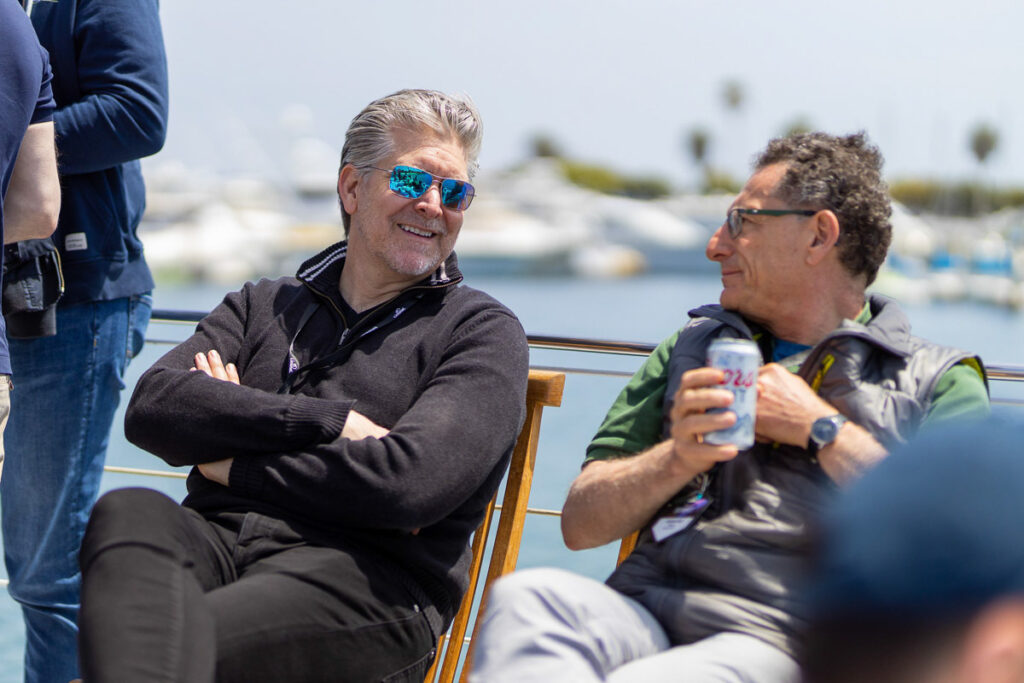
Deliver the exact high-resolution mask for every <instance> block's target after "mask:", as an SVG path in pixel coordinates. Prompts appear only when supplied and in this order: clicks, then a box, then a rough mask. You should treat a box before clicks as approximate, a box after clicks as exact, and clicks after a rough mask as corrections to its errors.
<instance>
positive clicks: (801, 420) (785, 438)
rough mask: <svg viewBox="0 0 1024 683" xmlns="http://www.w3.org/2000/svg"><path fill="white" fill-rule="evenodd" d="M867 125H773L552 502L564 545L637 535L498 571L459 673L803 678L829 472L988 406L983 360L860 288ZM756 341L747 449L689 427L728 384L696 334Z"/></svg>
mask: <svg viewBox="0 0 1024 683" xmlns="http://www.w3.org/2000/svg"><path fill="white" fill-rule="evenodd" d="M881 165H882V159H881V155H880V154H879V152H878V150H877V149H875V148H874V147H872V146H870V145H869V144H868V143H867V141H866V140H865V137H864V136H863V135H862V134H858V135H851V136H847V137H833V136H829V135H826V134H823V133H811V134H806V135H798V136H794V137H790V138H785V139H777V140H773V141H772V142H771V143H769V145H768V147H767V149H766V150H765V151H764V152H763V153H762V154H761V155H760V157H759V158H758V160H757V162H756V164H755V172H754V174H753V175H752V176H751V178H750V179H749V180H748V182H747V184H746V186H745V187H744V188H743V190H742V191H741V192H740V194H739V196H738V197H737V198H736V200H735V201H734V202H733V205H732V207H731V208H730V209H729V212H728V215H727V219H726V221H725V222H724V223H723V224H722V226H721V227H720V228H718V230H717V231H716V232H715V233H714V234H713V235H712V236H711V239H710V240H709V242H708V246H707V256H708V258H709V259H711V260H712V261H715V262H716V263H718V264H719V266H720V268H721V275H722V293H721V298H720V302H721V303H720V305H711V306H702V307H700V308H697V309H695V310H693V311H690V317H691V320H690V322H689V323H688V324H687V325H686V326H685V327H684V328H682V329H681V330H680V331H678V332H677V333H676V334H674V335H672V336H671V337H669V338H668V339H666V340H665V341H664V342H662V343H661V344H660V345H659V346H658V348H657V349H656V350H655V351H654V352H653V353H652V354H651V356H650V358H649V359H648V360H647V361H646V362H645V364H644V365H643V366H642V367H641V368H640V370H638V371H637V373H636V374H635V375H634V377H633V379H632V380H631V381H630V382H629V384H628V385H627V386H626V388H625V389H624V390H623V391H622V393H621V394H620V395H619V397H618V398H617V399H616V401H615V403H614V404H613V406H612V408H611V410H610V411H609V412H608V415H607V416H606V418H605V420H604V422H603V424H602V425H601V426H600V428H599V429H598V433H597V435H596V436H595V438H594V439H593V441H592V442H591V444H590V446H589V448H588V450H587V457H586V461H585V463H584V469H583V471H582V472H581V474H580V475H579V476H578V477H577V478H576V481H575V482H574V483H573V485H572V487H571V489H570V491H569V495H568V498H567V500H566V503H565V506H564V508H563V514H562V533H563V536H564V538H565V541H566V544H567V545H568V546H569V547H570V548H573V549H581V548H590V547H595V546H599V545H603V544H605V543H609V542H611V541H614V540H616V539H619V538H622V537H624V536H627V535H629V534H630V533H631V532H633V531H635V530H637V529H641V530H642V531H641V535H640V539H639V542H638V545H637V547H636V550H635V551H634V552H633V553H632V554H631V555H630V556H629V557H628V558H627V559H626V560H625V561H624V562H623V564H622V565H621V566H620V567H619V568H618V569H616V570H615V572H614V573H613V574H612V575H611V577H610V578H609V579H608V580H607V582H606V583H604V584H602V583H599V582H597V581H592V580H590V579H587V578H584V577H580V576H576V575H574V574H570V573H568V572H563V571H560V570H552V569H538V570H530V571H526V572H522V573H517V574H513V575H512V576H510V577H508V578H506V579H503V580H501V581H499V582H498V583H496V584H495V585H494V586H493V588H492V590H491V594H490V599H489V602H488V606H487V614H486V615H485V622H484V627H483V633H482V636H481V640H480V643H479V644H478V646H477V649H476V653H477V654H476V661H475V662H474V671H473V675H472V676H471V680H473V681H478V682H480V683H485V682H486V683H501V682H503V681H509V682H512V681H515V682H516V683H523V682H524V681H555V680H558V681H563V680H571V681H604V680H607V681H616V682H619V681H621V682H626V681H644V682H645V683H650V682H660V681H688V682H691V681H699V682H704V681H716V682H720V681H731V682H737V683H738V682H740V681H742V682H745V683H750V682H757V683H781V682H791V681H792V682H795V681H797V680H798V679H799V671H798V665H797V662H796V659H795V653H796V651H797V650H798V648H799V645H800V642H801V636H802V630H803V628H804V626H805V624H806V606H805V605H804V604H803V603H802V601H801V598H800V596H799V585H800V581H801V578H802V577H803V576H804V574H805V572H806V570H807V567H806V564H805V562H806V554H807V550H808V545H809V531H810V529H811V528H812V527H813V525H814V523H815V522H816V521H817V519H818V518H819V515H820V513H821V512H822V510H823V509H824V508H825V507H826V506H827V504H828V502H829V500H830V498H831V497H832V495H833V494H834V493H835V491H836V489H837V486H841V485H843V484H845V483H846V482H849V481H851V480H854V479H856V478H857V476H858V475H859V474H860V473H861V472H863V471H864V470H865V469H867V468H869V467H871V466H872V465H873V464H874V463H876V462H878V461H879V460H881V459H882V458H884V457H885V456H886V454H887V451H888V449H889V448H890V447H892V446H894V445H896V444H898V443H900V442H903V441H905V440H907V439H909V438H910V437H911V436H912V435H913V434H914V433H915V432H916V431H917V430H918V429H919V428H921V427H922V426H928V425H931V424H934V423H938V422H945V421H949V420H951V419H955V418H966V417H974V416H979V415H984V414H986V413H987V411H988V393H987V386H986V382H985V379H984V373H983V369H982V366H981V362H980V359H978V358H977V357H975V356H972V355H970V354H967V353H965V352H962V351H958V350H956V349H950V348H946V347H942V346H939V345H936V344H932V343H930V342H927V341H925V340H923V339H919V338H917V337H913V336H911V335H910V326H909V323H908V321H907V319H906V317H905V316H904V314H903V313H902V312H901V311H900V310H899V308H898V307H897V306H896V304H895V303H894V302H893V301H891V300H889V299H886V298H884V297H881V296H875V295H868V294H867V293H866V288H867V287H868V285H870V284H871V282H872V281H873V280H874V279H875V275H876V274H877V272H878V269H879V267H880V266H881V264H882V261H883V260H884V258H885V254H886V251H887V249H888V246H889V242H890V236H891V226H890V223H889V216H890V213H891V207H890V200H889V197H888V192H887V190H886V187H885V184H884V182H883V181H882V178H881ZM723 338H739V339H744V340H752V341H754V342H755V343H756V344H757V346H758V348H759V350H760V353H761V356H762V358H764V359H765V361H766V364H764V365H762V366H761V367H760V370H759V375H758V379H757V406H756V422H755V436H756V443H755V444H754V445H753V446H752V447H750V448H746V449H743V450H740V449H738V448H737V447H736V446H734V445H729V444H726V445H713V444H711V443H705V442H704V439H703V437H704V435H705V434H707V433H708V432H712V431H716V430H720V429H724V428H727V427H729V426H731V425H732V424H734V423H735V421H736V415H735V414H734V413H733V412H731V411H729V410H727V408H728V407H729V405H730V403H731V402H732V394H731V393H730V392H728V391H726V390H724V389H723V388H720V385H721V384H722V383H723V381H724V378H725V375H724V373H723V371H722V370H720V369H715V368H711V367H705V366H706V364H707V361H706V356H707V350H708V347H709V346H710V344H711V342H712V341H714V340H717V339H723Z"/></svg>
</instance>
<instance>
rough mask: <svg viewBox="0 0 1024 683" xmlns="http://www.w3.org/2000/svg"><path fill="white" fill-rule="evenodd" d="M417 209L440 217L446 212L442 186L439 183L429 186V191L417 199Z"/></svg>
mask: <svg viewBox="0 0 1024 683" xmlns="http://www.w3.org/2000/svg"><path fill="white" fill-rule="evenodd" d="M416 210H417V211H419V212H420V213H422V214H423V215H424V216H428V217H431V218H438V217H440V216H442V215H443V214H444V207H443V206H442V205H441V188H440V187H439V186H438V184H437V183H434V184H433V185H431V186H430V187H428V188H427V191H426V192H424V193H423V194H422V195H420V196H419V197H418V198H417V199H416Z"/></svg>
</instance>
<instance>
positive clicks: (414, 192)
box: [365, 166, 476, 211]
mask: <svg viewBox="0 0 1024 683" xmlns="http://www.w3.org/2000/svg"><path fill="white" fill-rule="evenodd" d="M365 168H372V169H373V170H374V171H381V172H382V173H390V174H391V181H390V184H389V187H390V188H391V191H392V192H394V193H395V194H397V195H398V196H399V197H408V198H409V199H416V198H417V197H422V196H423V194H424V193H425V192H426V191H427V190H429V189H430V186H431V185H433V184H434V183H438V184H439V185H440V188H441V204H442V205H443V206H444V207H445V208H446V209H453V210H455V211H465V210H466V209H468V208H469V205H470V204H472V203H473V197H475V196H476V188H474V187H473V186H472V185H470V184H469V183H467V182H466V181H465V180H455V179H454V178H435V177H434V176H433V175H431V174H430V173H427V172H426V171H424V170H423V169H421V168H416V167H415V166H395V167H394V168H393V169H391V170H388V169H386V168H377V167H376V166H366V167H365Z"/></svg>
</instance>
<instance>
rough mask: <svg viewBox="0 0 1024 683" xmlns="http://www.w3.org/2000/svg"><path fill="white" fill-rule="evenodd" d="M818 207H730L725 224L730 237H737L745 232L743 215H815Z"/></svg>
mask: <svg viewBox="0 0 1024 683" xmlns="http://www.w3.org/2000/svg"><path fill="white" fill-rule="evenodd" d="M818 211H819V210H818V209H740V208H735V209H729V213H728V214H726V220H725V225H726V226H727V227H728V228H729V237H731V238H732V239H736V238H737V237H739V236H740V235H741V234H742V233H743V216H794V215H795V216H813V215H814V214H816V213H818Z"/></svg>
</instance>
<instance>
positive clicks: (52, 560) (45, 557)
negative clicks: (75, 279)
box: [0, 295, 152, 683]
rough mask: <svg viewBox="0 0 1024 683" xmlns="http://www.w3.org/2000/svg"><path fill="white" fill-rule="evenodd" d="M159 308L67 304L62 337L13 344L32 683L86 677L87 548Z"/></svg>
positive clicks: (11, 525) (11, 488) (11, 464)
mask: <svg viewBox="0 0 1024 683" xmlns="http://www.w3.org/2000/svg"><path fill="white" fill-rule="evenodd" d="M151 310H152V299H151V298H150V297H149V295H144V296H139V297H130V298H124V299H115V300H113V301H97V302H92V303H85V304H78V305H74V306H64V307H60V308H58V311H57V335H56V336H54V337H43V338H39V339H29V340H20V339H12V340H10V347H11V365H12V368H13V370H14V374H13V378H14V391H13V392H12V393H11V416H10V421H9V423H8V425H7V430H6V432H5V434H4V440H5V442H6V446H7V448H6V450H7V457H6V462H5V466H4V476H3V478H2V479H0V511H2V513H3V520H2V521H3V536H4V559H5V561H6V564H7V573H8V576H9V578H10V593H11V596H12V597H13V598H14V599H15V600H17V601H18V602H19V603H20V604H21V607H22V613H23V615H24V618H25V639H26V646H25V681H26V683H36V682H38V683H51V682H52V681H68V680H70V679H72V678H76V677H77V676H78V661H77V660H78V655H77V652H78V650H77V646H76V639H77V635H78V627H77V626H76V621H77V618H78V603H79V587H80V584H81V576H80V575H79V571H78V549H79V546H80V545H81V542H82V534H83V533H84V531H85V525H86V522H87V521H88V519H89V512H90V510H91V508H92V506H93V503H95V502H96V496H97V494H98V491H99V486H100V477H101V475H102V473H103V461H104V459H105V457H106V452H107V443H108V442H109V437H110V426H111V423H112V422H113V420H114V412H115V411H116V410H117V404H118V401H119V398H120V393H121V390H122V389H123V388H124V379H123V378H124V372H125V368H127V366H128V362H129V361H130V360H131V358H132V357H133V356H135V355H137V354H138V353H139V351H140V350H141V349H142V344H143V340H144V338H145V333H146V327H147V326H148V324H149V316H150V312H151Z"/></svg>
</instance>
